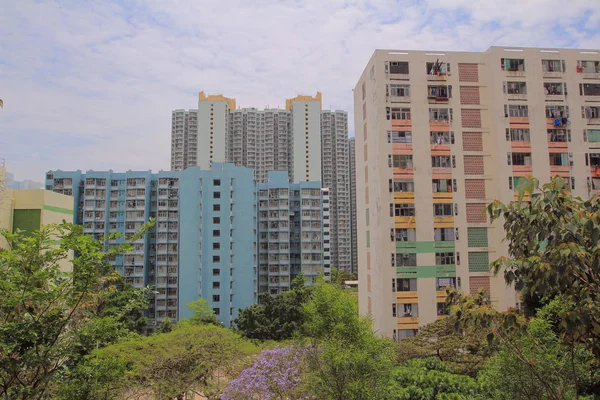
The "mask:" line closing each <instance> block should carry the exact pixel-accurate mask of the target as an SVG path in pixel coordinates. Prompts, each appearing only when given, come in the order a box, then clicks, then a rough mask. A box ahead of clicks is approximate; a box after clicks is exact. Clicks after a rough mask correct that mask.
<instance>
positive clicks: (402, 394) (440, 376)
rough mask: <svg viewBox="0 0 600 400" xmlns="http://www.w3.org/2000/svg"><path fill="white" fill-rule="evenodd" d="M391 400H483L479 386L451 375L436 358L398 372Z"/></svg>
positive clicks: (395, 371) (390, 393)
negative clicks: (481, 399)
mask: <svg viewBox="0 0 600 400" xmlns="http://www.w3.org/2000/svg"><path fill="white" fill-rule="evenodd" d="M388 391H389V394H388V397H386V398H387V399H390V400H392V399H398V400H466V399H480V398H483V397H480V394H479V384H478V383H477V381H476V380H475V379H474V378H472V377H469V376H466V375H459V374H455V373H453V372H451V369H450V368H449V367H447V366H446V365H445V364H444V363H443V362H441V361H440V360H438V359H435V358H428V359H422V360H410V361H408V362H406V363H405V364H404V365H402V366H400V367H397V368H394V372H393V377H392V383H391V384H390V387H389V388H388Z"/></svg>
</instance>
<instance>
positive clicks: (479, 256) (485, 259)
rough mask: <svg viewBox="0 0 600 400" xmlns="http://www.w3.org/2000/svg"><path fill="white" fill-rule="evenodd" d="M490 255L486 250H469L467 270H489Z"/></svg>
mask: <svg viewBox="0 0 600 400" xmlns="http://www.w3.org/2000/svg"><path fill="white" fill-rule="evenodd" d="M489 270H490V255H489V253H488V252H487V251H471V252H469V272H489Z"/></svg>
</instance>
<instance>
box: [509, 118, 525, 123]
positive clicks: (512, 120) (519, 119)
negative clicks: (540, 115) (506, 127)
mask: <svg viewBox="0 0 600 400" xmlns="http://www.w3.org/2000/svg"><path fill="white" fill-rule="evenodd" d="M508 123H509V124H529V117H508Z"/></svg>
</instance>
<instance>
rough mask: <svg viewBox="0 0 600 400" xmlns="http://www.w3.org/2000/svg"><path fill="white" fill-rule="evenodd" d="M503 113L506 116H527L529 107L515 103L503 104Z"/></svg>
mask: <svg viewBox="0 0 600 400" xmlns="http://www.w3.org/2000/svg"><path fill="white" fill-rule="evenodd" d="M504 114H505V116H506V117H517V118H527V117H529V107H528V106H520V105H515V104H510V105H506V104H505V105H504Z"/></svg>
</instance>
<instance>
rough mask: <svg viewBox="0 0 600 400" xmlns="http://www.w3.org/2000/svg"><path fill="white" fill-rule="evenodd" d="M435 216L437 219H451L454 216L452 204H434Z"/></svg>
mask: <svg viewBox="0 0 600 400" xmlns="http://www.w3.org/2000/svg"><path fill="white" fill-rule="evenodd" d="M433 215H435V216H436V217H450V216H452V215H453V211H452V204H434V205H433Z"/></svg>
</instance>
